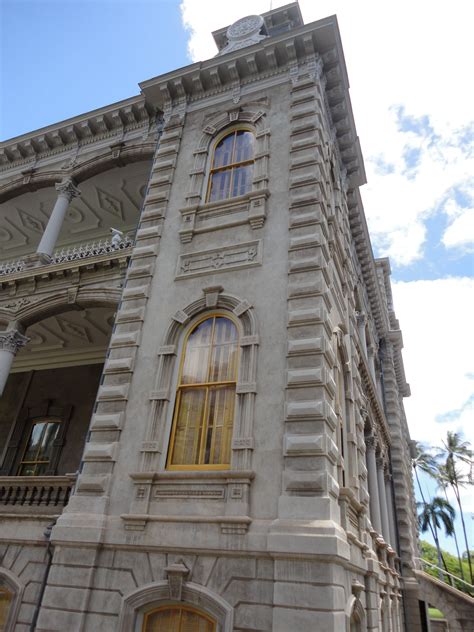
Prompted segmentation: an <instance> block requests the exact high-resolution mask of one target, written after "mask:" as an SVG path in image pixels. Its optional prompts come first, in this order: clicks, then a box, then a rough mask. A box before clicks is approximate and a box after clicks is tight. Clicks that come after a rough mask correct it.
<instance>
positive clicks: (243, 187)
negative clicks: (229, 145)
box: [232, 164, 253, 197]
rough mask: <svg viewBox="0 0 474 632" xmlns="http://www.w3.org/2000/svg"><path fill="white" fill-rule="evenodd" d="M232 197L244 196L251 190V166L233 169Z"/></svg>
mask: <svg viewBox="0 0 474 632" xmlns="http://www.w3.org/2000/svg"><path fill="white" fill-rule="evenodd" d="M232 172H233V181H232V197H235V196H237V195H244V194H245V193H247V192H248V191H250V189H251V188H252V173H253V164H251V165H245V166H243V167H235V169H233V171H232Z"/></svg>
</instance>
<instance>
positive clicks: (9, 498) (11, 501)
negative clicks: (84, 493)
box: [0, 475, 76, 514]
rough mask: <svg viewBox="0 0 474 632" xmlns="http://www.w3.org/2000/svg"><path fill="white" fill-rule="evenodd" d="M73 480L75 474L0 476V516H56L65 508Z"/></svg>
mask: <svg viewBox="0 0 474 632" xmlns="http://www.w3.org/2000/svg"><path fill="white" fill-rule="evenodd" d="M75 480H76V476H75V475H66V476H0V514H2V513H33V512H36V511H38V510H39V511H40V512H41V513H43V512H44V510H46V512H47V513H49V511H51V510H53V513H57V512H58V511H61V510H62V507H65V506H66V505H67V503H68V501H69V497H70V495H71V493H72V488H73V486H74V483H75Z"/></svg>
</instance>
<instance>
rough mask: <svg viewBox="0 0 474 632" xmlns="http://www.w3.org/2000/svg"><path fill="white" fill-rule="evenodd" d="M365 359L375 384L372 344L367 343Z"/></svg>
mask: <svg viewBox="0 0 474 632" xmlns="http://www.w3.org/2000/svg"><path fill="white" fill-rule="evenodd" d="M367 360H368V362H369V371H370V375H371V376H372V379H373V381H374V384H377V381H376V379H375V349H374V347H373V345H369V347H368V349H367Z"/></svg>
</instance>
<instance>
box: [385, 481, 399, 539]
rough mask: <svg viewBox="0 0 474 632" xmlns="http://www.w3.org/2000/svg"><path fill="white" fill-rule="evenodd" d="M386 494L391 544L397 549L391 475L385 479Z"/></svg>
mask: <svg viewBox="0 0 474 632" xmlns="http://www.w3.org/2000/svg"><path fill="white" fill-rule="evenodd" d="M385 496H386V497H387V508H388V527H389V529H390V544H391V546H392V549H394V550H396V549H397V532H396V527H395V511H394V506H393V492H392V481H391V475H389V476H388V478H387V479H386V481H385Z"/></svg>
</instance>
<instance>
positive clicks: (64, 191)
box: [55, 178, 81, 202]
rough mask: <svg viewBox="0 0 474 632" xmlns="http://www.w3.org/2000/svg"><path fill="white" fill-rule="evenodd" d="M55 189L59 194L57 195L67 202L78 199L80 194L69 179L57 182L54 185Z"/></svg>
mask: <svg viewBox="0 0 474 632" xmlns="http://www.w3.org/2000/svg"><path fill="white" fill-rule="evenodd" d="M55 189H56V191H57V192H58V193H59V195H63V196H64V197H66V198H67V201H68V202H70V201H71V200H72V199H73V198H75V197H79V195H81V192H80V191H79V189H78V188H77V187H76V185H75V184H74V183H73V181H72V180H71V178H65V179H64V180H62V181H61V182H57V183H56V184H55Z"/></svg>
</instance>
